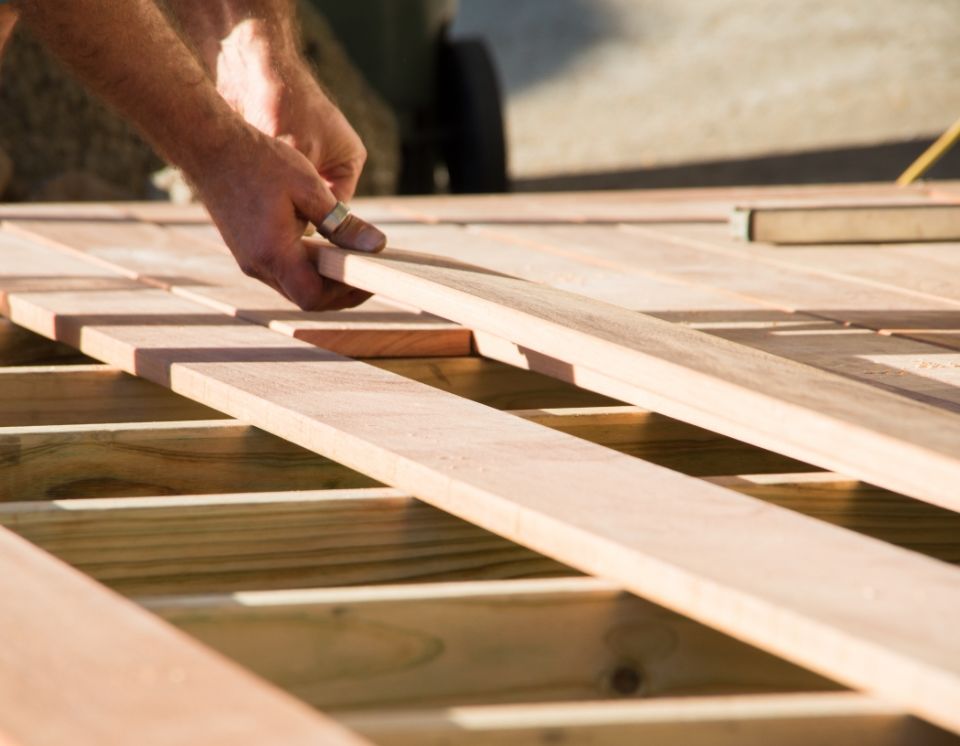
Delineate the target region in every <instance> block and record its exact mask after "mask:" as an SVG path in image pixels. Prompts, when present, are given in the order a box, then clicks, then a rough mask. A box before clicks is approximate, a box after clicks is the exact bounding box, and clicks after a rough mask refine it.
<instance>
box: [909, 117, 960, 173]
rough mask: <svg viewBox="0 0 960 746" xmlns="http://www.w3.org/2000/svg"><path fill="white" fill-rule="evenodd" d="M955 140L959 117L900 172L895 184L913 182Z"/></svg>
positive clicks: (958, 130)
mask: <svg viewBox="0 0 960 746" xmlns="http://www.w3.org/2000/svg"><path fill="white" fill-rule="evenodd" d="M957 140H960V119H958V120H957V121H956V122H954V123H953V124H952V125H951V126H950V129H948V130H947V131H946V132H944V133H943V134H942V135H940V137H938V138H937V141H936V142H935V143H934V144H933V145H931V146H930V147H929V148H927V149H926V150H924V151H923V154H922V155H921V156H920V157H919V158H917V160H915V161H914V162H913V163H911V164H910V166H909V167H908V168H907V170H906V171H904V172H903V173H902V174H900V178H899V179H897V184H898V185H899V186H906V185H907V184H912V183H913V182H915V181H916V180H917V179H919V178H920V177H921V176H923V175H924V174H925V173H926V172H927V171H929V170H930V167H931V166H932V165H933V164H934V163H936V162H937V161H939V160H940V159H941V158H942V157H943V155H944V154H945V153H946V152H947V151H948V150H950V148H952V147H953V146H954V145H956V143H957Z"/></svg>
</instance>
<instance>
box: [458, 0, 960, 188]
mask: <svg viewBox="0 0 960 746" xmlns="http://www.w3.org/2000/svg"><path fill="white" fill-rule="evenodd" d="M455 33H458V34H464V35H473V34H481V35H483V36H485V37H487V38H488V40H489V41H490V43H491V45H492V47H493V50H494V54H495V57H496V61H497V64H498V66H499V68H500V72H501V76H502V78H503V81H504V84H505V87H506V89H507V118H508V135H509V139H510V158H511V170H512V172H513V175H514V176H515V177H520V178H530V177H537V176H545V175H552V174H563V173H582V172H591V171H604V170H610V171H618V170H624V169H636V168H652V167H664V166H671V165H676V164H684V163H692V162H698V161H709V160H719V159H736V158H746V157H754V156H759V155H766V154H771V153H792V152H798V151H804V150H815V149H823V148H836V147H847V146H858V145H872V144H877V143H886V142H896V141H901V140H908V139H915V138H921V137H927V136H930V135H935V134H938V133H939V132H941V131H942V130H944V129H945V128H946V127H947V126H948V125H949V124H950V123H951V122H952V121H953V120H954V119H956V118H957V117H960V54H958V53H957V49H958V42H960V2H958V0H909V2H904V1H903V0H782V1H781V2H774V1H773V0H523V1H522V2H517V1H516V0H460V16H459V18H458V20H457V24H456V27H455Z"/></svg>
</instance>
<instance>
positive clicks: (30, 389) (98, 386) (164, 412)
mask: <svg viewBox="0 0 960 746" xmlns="http://www.w3.org/2000/svg"><path fill="white" fill-rule="evenodd" d="M221 416H222V415H220V413H219V412H217V411H215V410H213V409H210V408H209V407H204V406H202V405H200V404H197V403H196V402H195V401H192V400H191V399H187V398H185V397H182V396H177V395H176V394H173V393H171V392H170V391H169V390H168V389H165V388H163V387H162V386H158V385H156V384H155V383H150V382H149V381H144V380H143V379H142V378H136V377H135V376H131V375H128V374H127V373H124V372H123V371H121V370H117V369H116V368H112V367H110V366H109V365H97V364H94V365H44V366H16V367H0V428H8V427H13V426H25V425H26V426H29V425H82V424H92V423H97V422H139V421H142V420H148V421H169V420H201V419H213V418H216V417H221Z"/></svg>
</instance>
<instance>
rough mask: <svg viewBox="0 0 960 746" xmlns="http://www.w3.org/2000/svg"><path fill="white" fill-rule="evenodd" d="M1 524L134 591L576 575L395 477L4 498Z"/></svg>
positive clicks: (119, 587)
mask: <svg viewBox="0 0 960 746" xmlns="http://www.w3.org/2000/svg"><path fill="white" fill-rule="evenodd" d="M0 524H2V525H4V526H6V527H7V528H8V529H10V530H11V531H14V532H16V533H17V534H19V535H20V536H22V537H24V538H25V539H28V540H29V541H31V542H33V543H34V544H36V545H37V546H39V547H40V548H42V549H43V550H45V551H47V552H50V553H51V554H53V555H55V556H57V557H59V558H60V559H61V560H63V561H64V562H67V563H69V564H71V565H73V566H74V567H76V568H77V569H79V570H81V571H82V572H84V573H85V574H87V575H89V576H90V577H92V578H93V579H95V580H96V581H97V582H100V583H103V584H104V585H106V586H108V587H109V588H112V589H113V590H116V591H118V592H120V593H124V594H126V595H141V596H144V595H161V594H176V593H218V592H219V593H225V592H231V591H241V590H276V589H282V588H307V587H335V586H345V585H382V584H385V583H414V582H436V581H452V580H481V579H505V578H527V577H550V576H561V575H565V576H571V575H576V574H577V573H576V571H574V570H572V569H570V568H568V567H565V566H564V565H562V564H560V563H558V562H556V561H555V560H551V559H548V558H546V557H543V556H541V555H538V554H536V553H535V552H531V551H530V550H529V549H526V548H525V547H521V546H519V545H517V544H513V543H511V542H509V541H506V540H505V539H502V538H500V537H499V536H496V535H494V534H491V533H489V532H487V531H484V530H483V529H481V528H478V527H477V526H474V525H473V524H470V523H467V522H466V521H463V520H461V519H459V518H455V517H454V516H451V515H449V514H448V513H444V512H443V511H440V510H437V509H436V508H433V507H431V506H429V505H426V504H425V503H423V502H420V501H419V500H416V499H414V498H412V497H410V496H409V495H404V494H403V493H401V492H398V491H397V490H392V489H387V488H368V489H353V490H313V491H302V492H279V493H270V492H267V493H245V494H232V495H190V496H178V497H124V498H90V499H78V500H53V501H47V502H19V503H5V504H0Z"/></svg>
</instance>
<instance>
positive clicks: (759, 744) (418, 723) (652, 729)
mask: <svg viewBox="0 0 960 746" xmlns="http://www.w3.org/2000/svg"><path fill="white" fill-rule="evenodd" d="M337 719H338V720H339V721H340V722H342V723H344V724H347V725H349V726H350V727H351V728H353V729H355V730H357V731H358V732H360V733H363V734H364V735H366V736H368V737H369V738H371V739H373V740H375V741H376V742H377V743H378V744H381V746H449V744H458V745H460V744H462V745H463V746H521V744H533V743H537V744H540V743H542V744H548V743H556V742H559V743H563V744H569V745H570V746H622V745H623V744H633V743H642V744H644V746H769V745H770V744H777V746H809V744H817V743H829V744H833V745H834V746H923V745H925V744H926V745H929V746H934V745H936V746H940V745H942V746H952V745H953V744H955V743H956V736H953V735H951V734H948V733H945V732H944V731H941V730H939V729H937V728H934V727H932V726H930V725H927V724H926V723H924V722H922V721H919V720H916V719H914V718H909V717H907V716H905V715H904V714H903V713H902V712H898V711H897V710H896V709H895V708H893V707H892V706H890V705H887V704H882V703H880V702H877V701H875V700H871V699H868V698H866V697H864V696H863V695H859V694H853V693H850V692H836V693H833V692H831V693H803V694H753V695H739V696H726V697H682V698H681V697H677V698H670V697H664V698H658V699H649V700H639V701H638V700H628V701H621V702H611V701H593V702H563V703H558V704H547V703H539V704H528V705H489V706H486V707H484V706H472V707H470V706H468V707H450V708H445V709H438V710H412V711H393V712H389V711H388V712H379V713H377V712H373V713H365V712H364V713H347V714H345V715H339V716H338V718H337Z"/></svg>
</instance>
